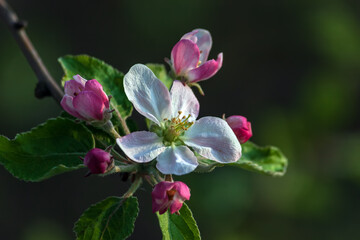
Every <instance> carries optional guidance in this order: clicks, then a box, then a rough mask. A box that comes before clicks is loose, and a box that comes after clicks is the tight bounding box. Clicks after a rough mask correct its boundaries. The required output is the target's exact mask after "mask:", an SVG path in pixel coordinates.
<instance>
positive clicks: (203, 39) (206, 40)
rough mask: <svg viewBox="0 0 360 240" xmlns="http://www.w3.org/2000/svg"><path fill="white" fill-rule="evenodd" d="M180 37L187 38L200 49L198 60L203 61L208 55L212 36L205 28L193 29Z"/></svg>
mask: <svg viewBox="0 0 360 240" xmlns="http://www.w3.org/2000/svg"><path fill="white" fill-rule="evenodd" d="M181 39H189V40H191V41H193V42H195V43H196V45H197V46H198V47H199V50H200V59H199V60H200V61H201V62H203V63H204V62H205V61H206V60H207V59H208V57H209V52H210V50H211V46H212V38H211V35H210V32H209V31H208V30H205V29H195V30H193V31H192V32H190V33H187V34H185V35H184V36H183V37H182V38H181Z"/></svg>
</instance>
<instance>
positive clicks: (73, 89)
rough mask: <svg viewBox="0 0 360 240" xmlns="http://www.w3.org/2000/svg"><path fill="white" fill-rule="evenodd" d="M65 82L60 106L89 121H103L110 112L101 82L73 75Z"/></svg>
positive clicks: (107, 118)
mask: <svg viewBox="0 0 360 240" xmlns="http://www.w3.org/2000/svg"><path fill="white" fill-rule="evenodd" d="M73 78H74V79H72V80H70V81H67V82H65V86H64V89H65V95H64V97H63V98H62V100H61V103H60V104H61V106H62V108H63V109H64V110H65V111H66V112H68V113H69V114H71V115H73V116H74V117H77V118H79V119H81V120H84V121H86V122H89V123H99V122H100V123H105V122H107V121H108V120H109V119H110V118H111V116H112V114H111V112H110V111H109V107H110V105H109V98H108V96H107V95H106V94H105V92H104V91H103V88H102V86H101V84H100V83H99V82H98V81H97V80H95V79H92V80H89V81H87V80H86V79H84V78H82V77H81V76H80V75H75V76H74V77H73Z"/></svg>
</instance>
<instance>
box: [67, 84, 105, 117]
mask: <svg viewBox="0 0 360 240" xmlns="http://www.w3.org/2000/svg"><path fill="white" fill-rule="evenodd" d="M73 105H74V108H75V110H76V111H77V113H78V114H79V115H80V116H82V117H83V118H85V119H86V120H90V121H91V120H95V119H96V120H102V119H103V118H104V109H105V105H104V103H103V102H102V101H101V99H100V97H98V95H96V94H95V93H94V92H90V91H82V92H81V93H79V95H77V96H76V97H74V100H73Z"/></svg>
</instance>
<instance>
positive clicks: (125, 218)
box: [74, 197, 139, 240]
mask: <svg viewBox="0 0 360 240" xmlns="http://www.w3.org/2000/svg"><path fill="white" fill-rule="evenodd" d="M138 213H139V206H138V201H137V198H136V197H129V198H126V199H124V198H119V197H108V198H106V199H105V200H103V201H101V202H98V203H96V204H94V205H92V206H91V207H89V208H88V209H87V210H86V211H85V212H84V213H83V214H82V215H81V217H80V218H79V220H78V221H77V222H76V223H75V226H74V232H75V233H76V239H77V240H98V239H101V240H121V239H126V238H127V237H129V236H130V235H131V234H132V232H133V231H134V224H135V220H136V217H137V215H138Z"/></svg>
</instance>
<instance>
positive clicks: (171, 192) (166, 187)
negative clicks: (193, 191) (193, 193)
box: [151, 181, 190, 214]
mask: <svg viewBox="0 0 360 240" xmlns="http://www.w3.org/2000/svg"><path fill="white" fill-rule="evenodd" d="M151 196H152V210H153V212H154V213H155V212H157V211H159V214H163V213H165V212H166V211H167V210H168V209H170V213H171V214H173V213H177V212H178V211H179V210H180V209H181V207H182V205H183V203H184V201H185V200H189V199H190V189H189V187H188V186H187V185H186V184H185V183H183V182H180V181H176V182H168V181H163V182H160V183H158V184H156V185H155V187H154V189H153V191H152V193H151Z"/></svg>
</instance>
